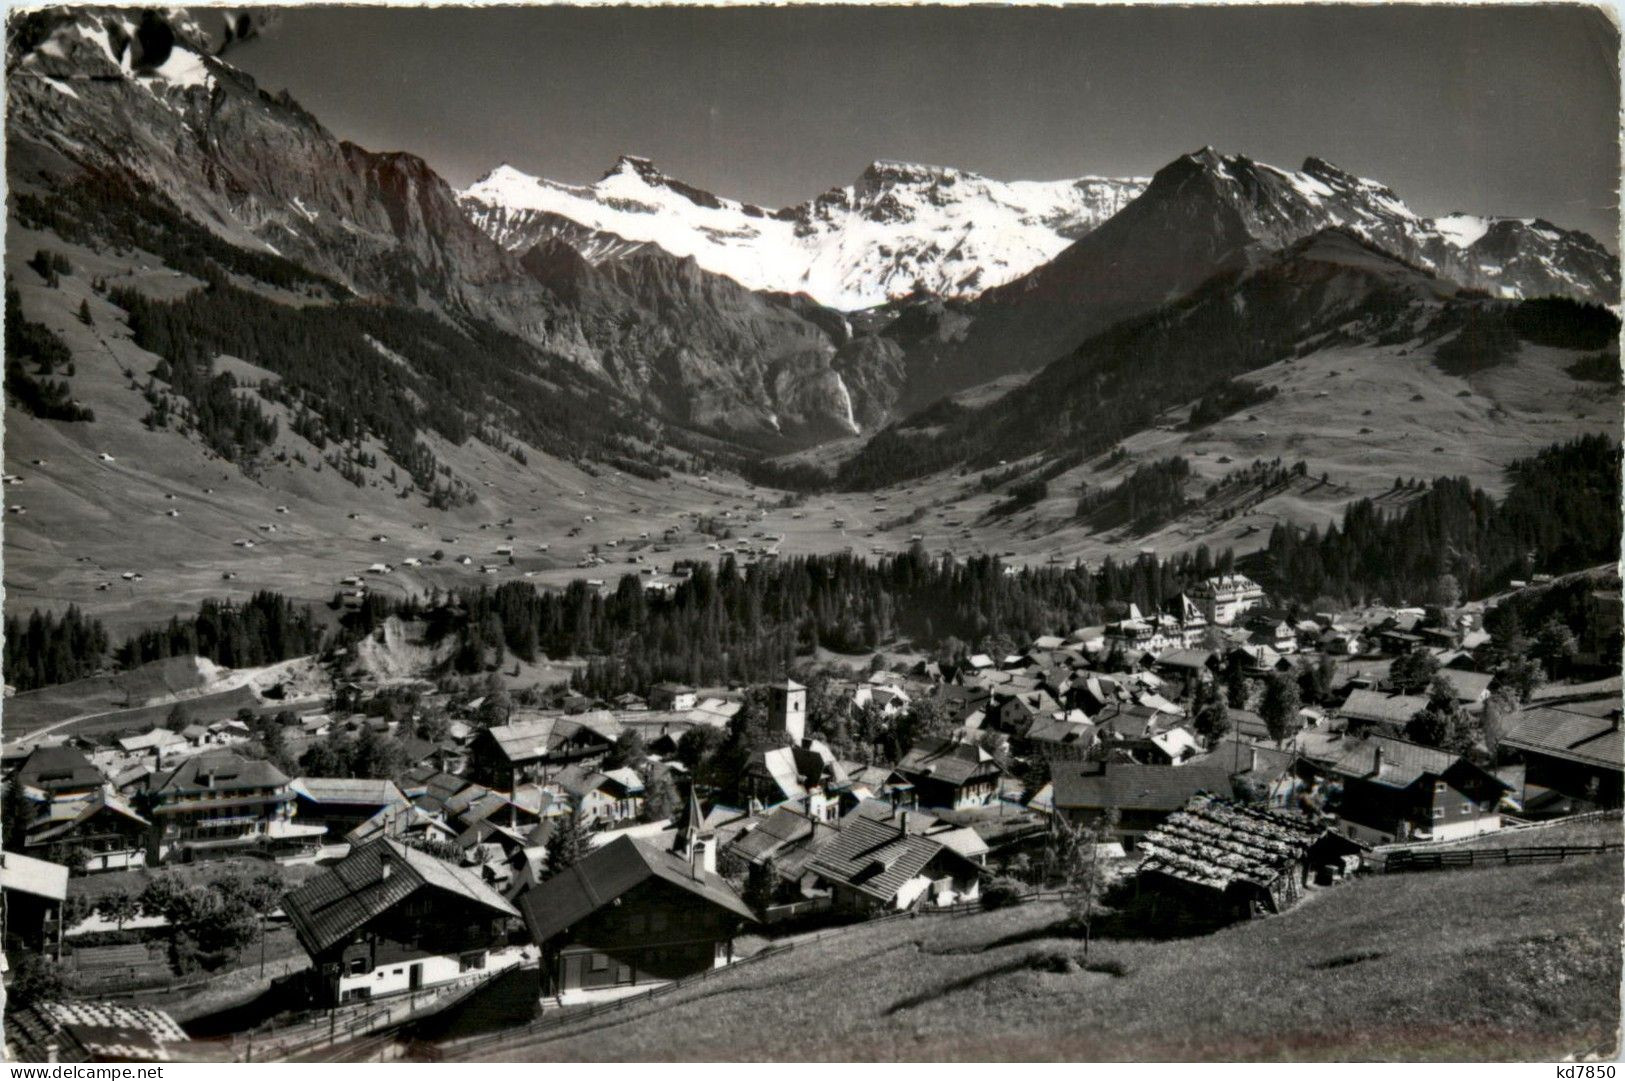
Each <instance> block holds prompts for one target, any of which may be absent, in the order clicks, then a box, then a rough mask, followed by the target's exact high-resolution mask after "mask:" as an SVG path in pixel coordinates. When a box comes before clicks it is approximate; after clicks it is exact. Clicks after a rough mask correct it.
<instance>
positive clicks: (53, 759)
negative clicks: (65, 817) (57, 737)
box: [12, 744, 102, 803]
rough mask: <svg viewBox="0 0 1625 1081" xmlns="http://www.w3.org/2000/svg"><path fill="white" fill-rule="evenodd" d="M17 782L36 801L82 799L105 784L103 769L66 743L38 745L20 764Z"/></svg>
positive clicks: (53, 801) (73, 800)
mask: <svg viewBox="0 0 1625 1081" xmlns="http://www.w3.org/2000/svg"><path fill="white" fill-rule="evenodd" d="M12 779H13V781H15V782H16V783H17V784H20V785H22V788H23V792H24V794H26V795H27V796H29V797H30V798H31V799H33V800H35V801H36V802H40V801H43V802H45V803H57V802H64V801H65V802H70V803H73V802H79V801H83V800H86V799H89V798H90V797H91V796H92V795H94V794H95V793H96V792H98V791H100V790H101V787H102V772H101V770H99V769H97V768H96V767H95V766H93V765H92V764H91V762H90V759H88V758H86V757H85V756H84V755H83V754H81V753H80V752H79V751H78V750H77V749H75V748H73V747H69V746H68V745H66V744H59V745H57V746H53V747H36V748H34V749H33V750H32V751H31V752H29V755H28V757H27V758H25V759H23V761H22V764H21V765H20V766H18V767H17V772H16V774H15V775H14V776H13V778H12Z"/></svg>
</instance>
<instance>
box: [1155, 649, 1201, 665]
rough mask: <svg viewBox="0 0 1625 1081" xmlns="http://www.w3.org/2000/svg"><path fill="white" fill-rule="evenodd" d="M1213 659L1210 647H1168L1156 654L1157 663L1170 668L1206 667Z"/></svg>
mask: <svg viewBox="0 0 1625 1081" xmlns="http://www.w3.org/2000/svg"><path fill="white" fill-rule="evenodd" d="M1212 660H1213V651H1212V650H1210V649H1170V650H1168V651H1167V652H1165V653H1162V654H1160V655H1158V657H1157V663H1158V664H1164V665H1168V666H1169V667H1171V668H1190V669H1201V668H1206V667H1207V666H1208V664H1209V663H1211V662H1212Z"/></svg>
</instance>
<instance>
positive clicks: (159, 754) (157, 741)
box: [118, 728, 188, 765]
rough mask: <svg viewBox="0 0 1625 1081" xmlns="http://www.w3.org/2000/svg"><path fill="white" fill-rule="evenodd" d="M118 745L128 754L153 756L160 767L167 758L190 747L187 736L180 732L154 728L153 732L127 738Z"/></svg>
mask: <svg viewBox="0 0 1625 1081" xmlns="http://www.w3.org/2000/svg"><path fill="white" fill-rule="evenodd" d="M118 745H119V749H120V750H122V751H124V752H125V753H126V754H141V755H147V754H150V755H153V756H155V757H156V758H157V760H158V763H159V764H160V765H162V764H163V761H164V759H165V758H166V757H168V756H169V755H172V754H175V753H176V752H178V751H182V750H184V749H186V747H187V746H188V744H187V742H186V737H185V736H183V735H181V734H180V733H179V732H171V731H170V730H169V729H167V728H154V729H153V730H152V731H151V732H143V733H141V734H140V735H136V736H125V737H123V738H122V739H120V740H119V741H118Z"/></svg>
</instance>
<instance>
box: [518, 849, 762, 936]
mask: <svg viewBox="0 0 1625 1081" xmlns="http://www.w3.org/2000/svg"><path fill="white" fill-rule="evenodd" d="M651 878H658V879H660V880H661V881H663V882H666V883H668V884H670V885H673V886H676V887H678V888H679V889H682V890H685V891H687V892H688V893H691V894H693V895H694V896H695V897H698V898H700V899H701V900H703V901H707V902H709V903H711V904H713V905H716V906H718V907H719V908H723V909H726V910H727V911H729V912H731V913H733V914H734V915H736V916H739V917H741V918H743V919H747V920H752V921H754V920H755V919H756V917H755V915H754V914H753V913H752V912H751V910H750V907H749V906H748V905H746V904H745V902H744V901H742V900H740V899H739V895H738V894H736V893H734V891H733V887H732V886H730V885H728V881H727V879H725V878H723V877H722V876H721V875H719V874H717V873H716V872H714V871H707V870H705V869H704V868H703V867H696V866H695V865H693V864H691V863H689V862H688V861H687V860H685V859H682V858H681V857H679V856H677V855H674V854H673V853H670V852H666V851H664V850H662V849H659V848H656V847H655V846H654V845H652V844H650V843H648V842H647V841H640V840H638V839H637V838H635V837H621V838H619V839H617V840H614V841H611V842H610V843H609V844H607V845H604V846H603V847H602V848H595V849H593V850H592V851H591V852H588V853H587V854H586V855H585V856H582V857H581V858H580V859H579V860H577V861H576V862H575V863H573V864H571V865H570V866H568V867H566V868H564V869H563V870H561V871H559V873H558V874H556V875H554V876H553V877H552V878H549V879H548V880H547V881H545V882H542V883H540V884H538V885H537V886H536V887H535V888H533V889H531V890H530V891H529V892H528V893H526V894H525V895H524V896H523V897H521V898H520V900H519V906H520V908H521V909H522V910H523V912H524V916H525V924H526V926H528V927H529V928H530V934H531V939H532V940H533V941H535V942H546V941H547V940H548V939H550V938H552V937H553V936H554V935H556V934H558V933H559V932H560V931H562V930H564V929H565V928H566V927H569V926H571V925H572V924H574V923H577V922H579V921H580V920H583V919H585V918H586V917H588V916H590V915H592V914H593V913H594V912H597V911H598V910H599V909H600V908H603V907H604V906H605V905H607V904H609V903H611V902H612V901H614V900H615V899H616V898H617V897H620V896H621V895H622V894H625V893H626V892H627V891H628V890H630V889H632V888H633V887H634V886H638V885H641V884H642V883H644V882H646V881H648V880H649V879H651Z"/></svg>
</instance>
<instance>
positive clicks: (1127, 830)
mask: <svg viewBox="0 0 1625 1081" xmlns="http://www.w3.org/2000/svg"><path fill="white" fill-rule="evenodd" d="M1232 757H1233V756H1230V755H1223V754H1220V755H1211V754H1210V755H1204V756H1202V757H1200V758H1197V759H1193V760H1191V761H1189V762H1187V763H1185V764H1183V765H1178V766H1163V765H1146V764H1144V763H1140V762H1058V763H1055V764H1054V765H1053V766H1052V767H1051V786H1052V789H1051V792H1050V796H1049V800H1050V804H1051V805H1052V806H1053V807H1054V810H1055V813H1056V814H1059V815H1062V816H1064V817H1065V818H1066V819H1067V820H1068V821H1070V822H1072V823H1074V824H1077V825H1083V826H1089V825H1093V824H1094V823H1096V822H1097V821H1099V820H1100V818H1101V816H1103V815H1104V814H1106V812H1107V811H1109V810H1115V811H1116V812H1117V814H1118V823H1117V833H1116V839H1117V840H1119V841H1122V842H1124V843H1125V844H1129V845H1132V844H1133V843H1134V842H1136V841H1137V840H1138V839H1139V838H1140V837H1143V836H1144V835H1145V834H1147V833H1149V832H1150V831H1151V830H1153V829H1155V828H1156V827H1158V826H1160V825H1161V824H1162V823H1163V821H1164V820H1165V819H1167V817H1168V816H1169V815H1171V814H1173V813H1174V812H1175V811H1177V810H1179V809H1180V808H1181V807H1183V806H1185V804H1186V803H1187V802H1189V800H1190V799H1191V797H1192V796H1195V795H1198V794H1202V793H1206V794H1209V795H1215V796H1222V797H1226V798H1229V797H1230V796H1231V795H1233V793H1234V791H1235V786H1234V783H1233V781H1232V777H1233V775H1234V774H1235V773H1237V772H1238V771H1239V770H1240V769H1246V768H1248V766H1250V765H1251V763H1250V762H1247V763H1236V762H1234V761H1233V760H1232Z"/></svg>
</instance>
